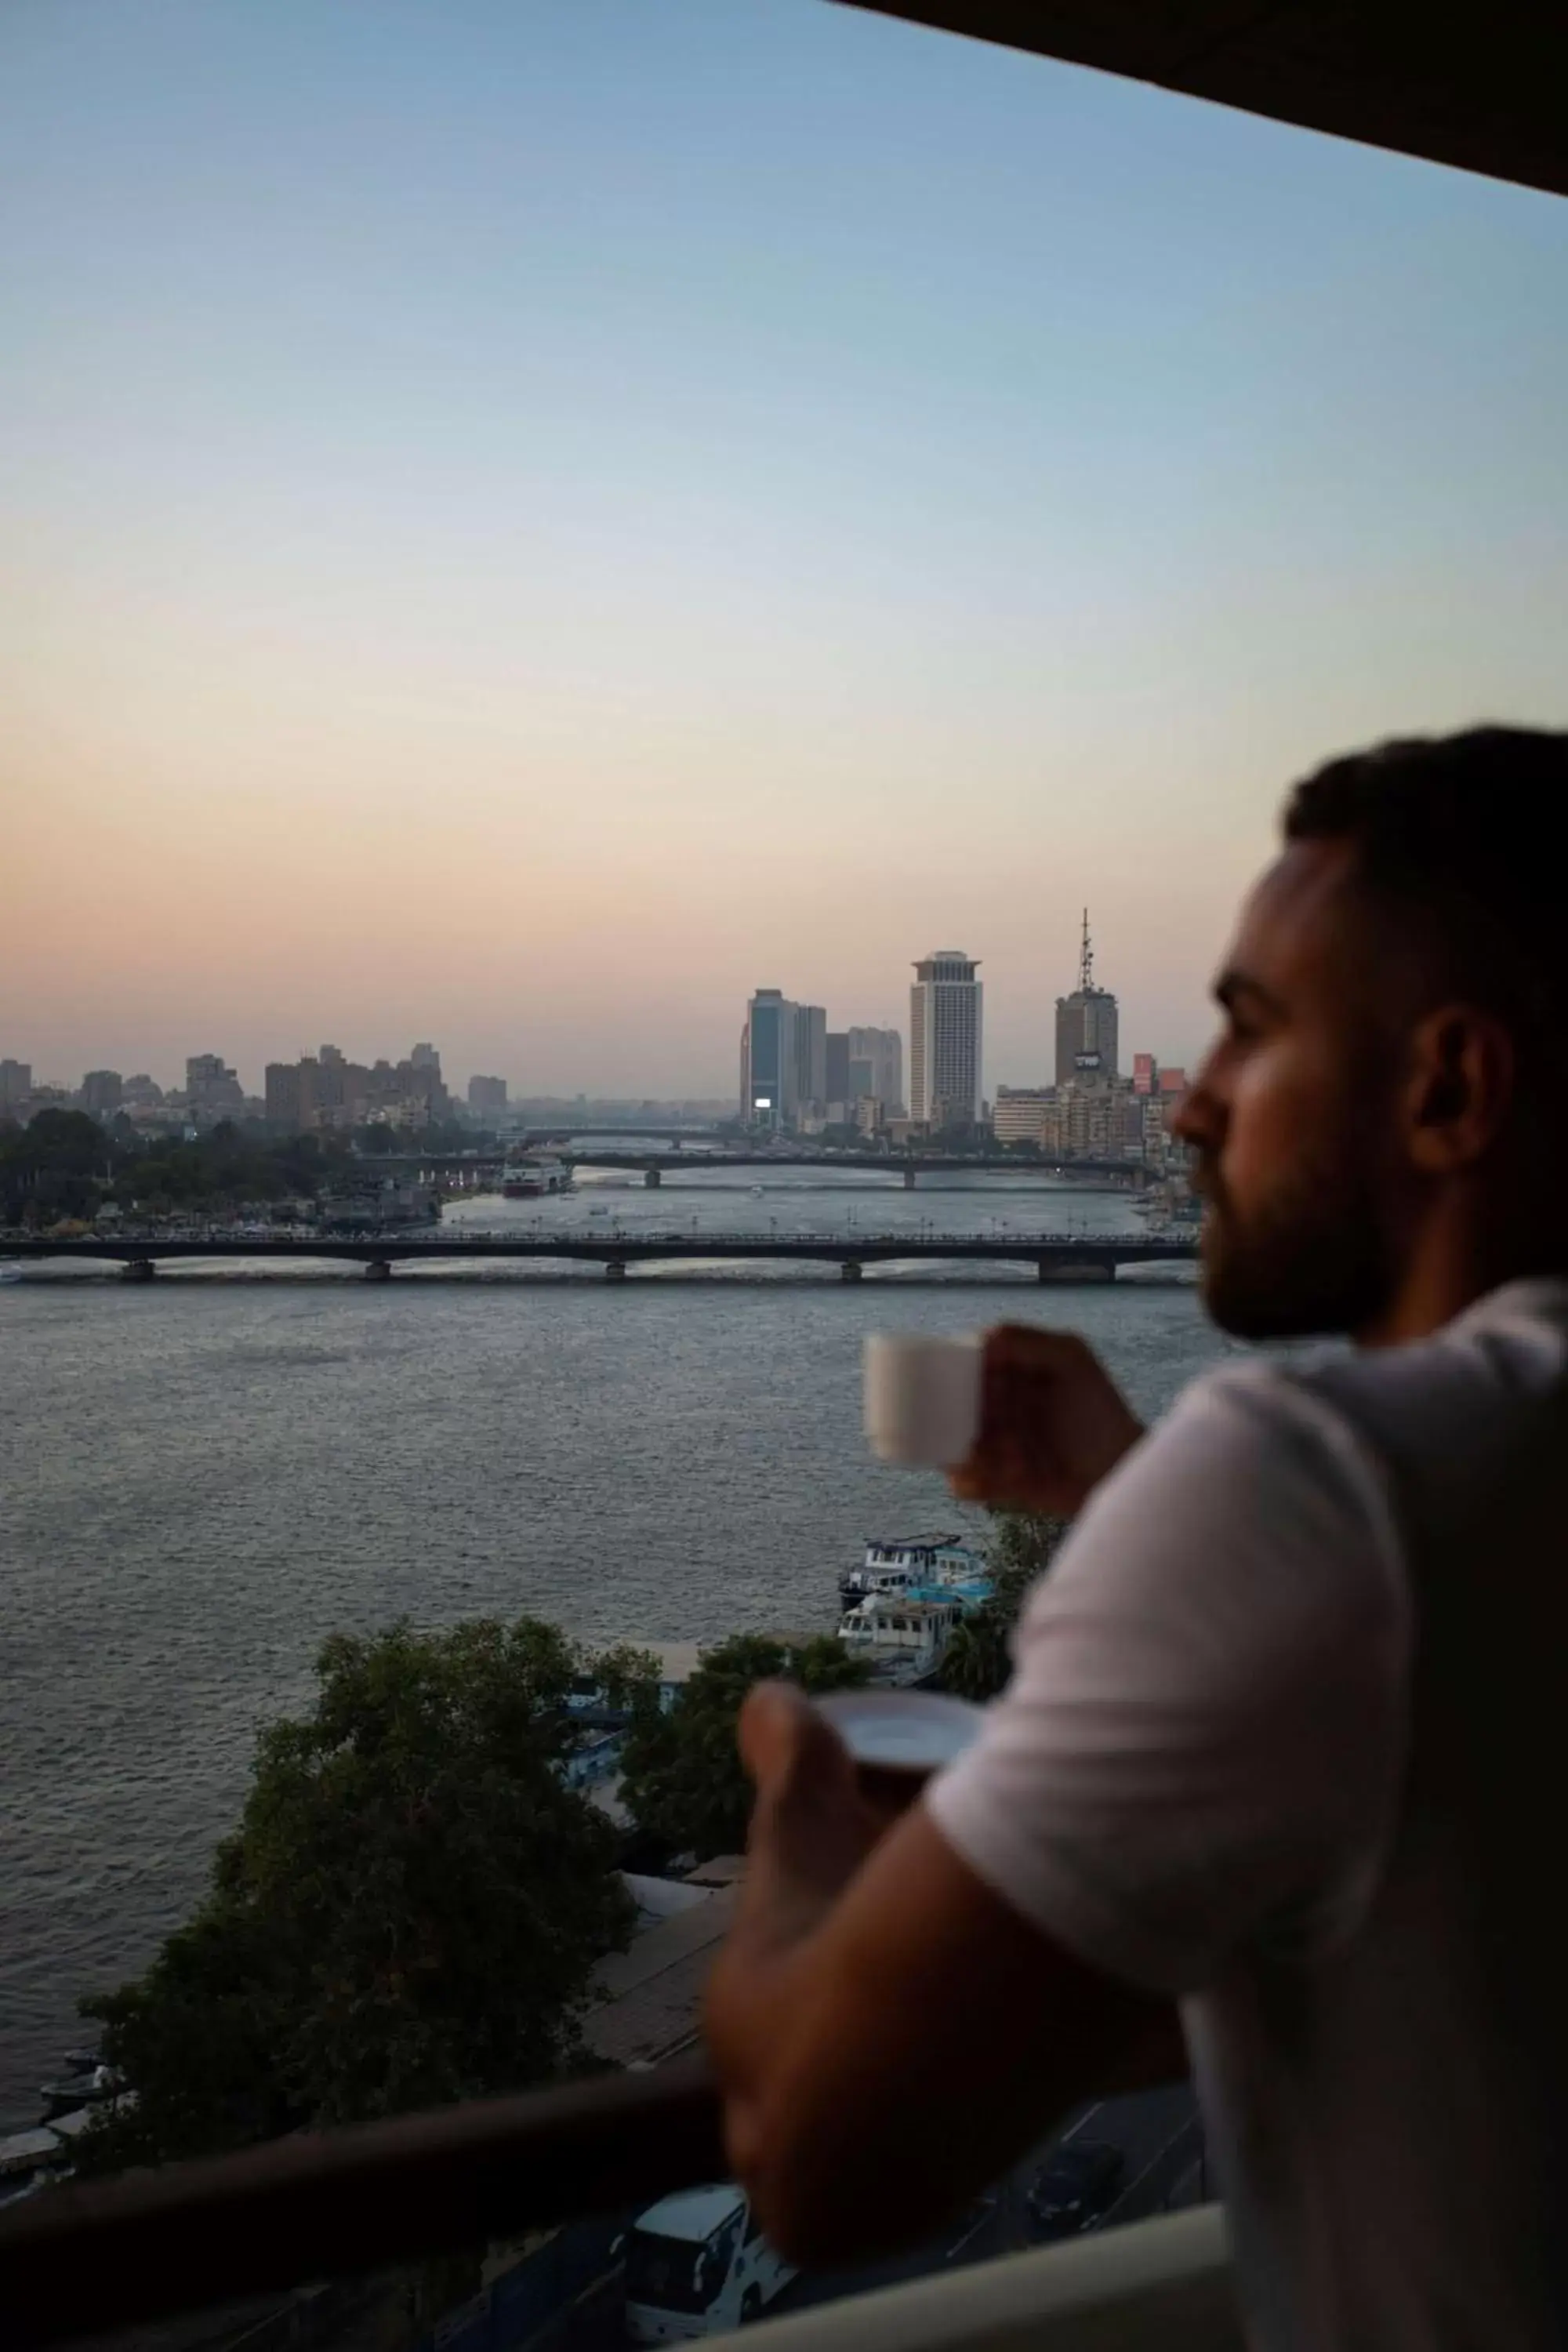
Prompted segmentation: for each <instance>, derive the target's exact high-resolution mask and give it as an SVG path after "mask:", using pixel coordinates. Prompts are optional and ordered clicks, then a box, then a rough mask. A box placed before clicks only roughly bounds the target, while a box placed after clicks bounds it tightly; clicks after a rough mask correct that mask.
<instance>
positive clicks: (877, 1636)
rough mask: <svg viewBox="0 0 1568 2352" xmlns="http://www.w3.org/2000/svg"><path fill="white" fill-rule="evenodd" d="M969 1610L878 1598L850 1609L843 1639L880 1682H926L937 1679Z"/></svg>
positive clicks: (844, 1620) (951, 1603)
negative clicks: (955, 1630)
mask: <svg viewBox="0 0 1568 2352" xmlns="http://www.w3.org/2000/svg"><path fill="white" fill-rule="evenodd" d="M962 1616H963V1608H962V1606H961V1605H960V1603H959V1602H958V1601H956V1600H952V1601H911V1600H908V1599H905V1598H903V1597H901V1596H900V1595H898V1594H873V1595H872V1596H871V1598H870V1599H869V1600H866V1601H857V1602H856V1604H855V1606H854V1607H853V1608H852V1609H847V1610H846V1611H845V1612H844V1614H843V1616H842V1617H841V1618H840V1619H839V1621H838V1638H839V1640H840V1641H841V1642H842V1643H843V1644H844V1646H845V1648H846V1649H847V1651H848V1653H849V1654H850V1656H851V1657H852V1658H859V1659H861V1660H863V1661H864V1663H865V1664H867V1665H868V1666H869V1668H870V1670H871V1674H872V1675H873V1677H874V1679H875V1680H876V1681H877V1682H879V1683H883V1684H887V1683H892V1684H909V1683H921V1682H924V1681H926V1680H927V1678H928V1677H929V1676H930V1675H933V1674H935V1672H936V1670H937V1668H938V1666H940V1665H941V1664H942V1653H943V1651H944V1650H945V1649H946V1648H947V1645H948V1643H949V1642H950V1641H951V1640H952V1629H953V1627H954V1626H955V1625H956V1624H957V1622H958V1621H959V1619H960V1618H961V1617H962Z"/></svg>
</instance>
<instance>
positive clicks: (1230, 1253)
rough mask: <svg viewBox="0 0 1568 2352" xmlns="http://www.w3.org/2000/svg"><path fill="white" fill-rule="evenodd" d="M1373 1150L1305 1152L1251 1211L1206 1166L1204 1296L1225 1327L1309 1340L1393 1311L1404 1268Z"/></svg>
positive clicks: (1247, 1334) (1241, 1333)
mask: <svg viewBox="0 0 1568 2352" xmlns="http://www.w3.org/2000/svg"><path fill="white" fill-rule="evenodd" d="M1371 1156H1372V1155H1371V1153H1370V1151H1369V1150H1367V1149H1366V1147H1365V1145H1364V1144H1363V1146H1362V1147H1361V1149H1360V1150H1353V1149H1350V1150H1341V1151H1340V1152H1337V1153H1333V1154H1330V1153H1329V1152H1326V1151H1324V1152H1321V1153H1315V1154H1312V1155H1310V1157H1303V1158H1302V1159H1300V1160H1298V1161H1297V1162H1296V1163H1295V1165H1294V1166H1293V1167H1292V1168H1290V1169H1289V1171H1287V1173H1286V1174H1285V1175H1284V1176H1283V1177H1282V1178H1281V1180H1280V1181H1279V1185H1278V1186H1277V1188H1276V1189H1275V1191H1274V1192H1273V1193H1272V1194H1271V1195H1270V1196H1269V1198H1268V1200H1267V1201H1265V1202H1261V1203H1259V1204H1258V1206H1257V1207H1255V1208H1253V1209H1250V1210H1249V1211H1248V1212H1247V1215H1246V1217H1245V1218H1242V1217H1241V1216H1239V1215H1238V1214H1237V1210H1236V1208H1235V1206H1234V1204H1233V1203H1232V1202H1231V1199H1230V1196H1229V1194H1228V1193H1227V1192H1226V1188H1225V1185H1224V1184H1223V1182H1222V1181H1221V1180H1220V1177H1219V1173H1218V1171H1217V1169H1215V1167H1214V1165H1213V1164H1212V1162H1211V1163H1209V1164H1207V1165H1206V1166H1205V1168H1204V1169H1203V1171H1202V1172H1201V1173H1200V1175H1199V1177H1198V1179H1197V1185H1198V1190H1199V1191H1200V1192H1202V1193H1203V1194H1204V1196H1205V1200H1206V1202H1207V1204H1208V1205H1207V1209H1206V1212H1205V1217H1204V1229H1203V1292H1204V1301H1205V1305H1206V1306H1207V1307H1208V1310H1209V1313H1210V1314H1211V1315H1212V1316H1213V1317H1214V1319H1215V1322H1216V1323H1217V1324H1218V1325H1219V1327H1220V1328H1221V1329H1222V1330H1224V1331H1230V1332H1233V1333H1234V1334H1235V1336H1236V1337H1237V1339H1304V1338H1306V1337H1308V1336H1309V1335H1310V1334H1313V1333H1328V1332H1354V1331H1359V1330H1361V1329H1362V1328H1363V1327H1364V1326H1366V1325H1367V1324H1369V1323H1372V1322H1373V1321H1374V1320H1375V1319H1376V1318H1378V1317H1379V1316H1381V1315H1382V1314H1383V1313H1384V1311H1385V1310H1386V1308H1387V1307H1388V1305H1389V1303H1390V1300H1391V1299H1392V1297H1393V1295H1394V1289H1395V1287H1396V1284H1397V1268H1396V1265H1395V1252H1394V1247H1393V1244H1392V1241H1391V1238H1390V1234H1389V1230H1388V1225H1389V1220H1388V1217H1387V1213H1386V1211H1385V1208H1384V1202H1383V1200H1382V1198H1381V1197H1380V1187H1379V1186H1378V1185H1377V1183H1376V1181H1375V1180H1374V1175H1373V1168H1372V1166H1371V1165H1370V1160H1371Z"/></svg>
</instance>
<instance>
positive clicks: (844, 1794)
mask: <svg viewBox="0 0 1568 2352" xmlns="http://www.w3.org/2000/svg"><path fill="white" fill-rule="evenodd" d="M739 1738H740V1748H741V1760H742V1763H743V1764H744V1765H745V1768H746V1769H747V1771H748V1772H749V1773H750V1774H751V1776H752V1781H753V1783H754V1784H755V1787H756V1792H757V1795H756V1804H755V1808H754V1810H753V1811H752V1827H751V1832H750V1836H749V1838H748V1840H747V1848H746V1851H747V1857H748V1859H747V1867H746V1877H745V1884H744V1886H743V1889H742V1896H741V1906H742V1913H743V1915H744V1917H745V1920H746V1925H747V1927H748V1929H749V1931H750V1933H751V1934H752V1936H753V1937H755V1938H756V1941H757V1948H759V1949H767V1950H771V1951H780V1950H783V1949H784V1948H787V1947H788V1946H789V1945H791V1944H794V1943H795V1942H797V1941H798V1939H799V1938H800V1937H802V1936H805V1935H808V1934H809V1933H810V1931H811V1929H812V1928H813V1927H816V1925H817V1924H818V1922H819V1921H820V1920H821V1919H822V1918H823V1917H824V1916H826V1913H827V1912H829V1911H830V1910H831V1909H832V1907H833V1906H834V1904H835V1903H837V1900H838V1897H839V1896H840V1895H842V1894H843V1892H844V1889H845V1888H846V1887H847V1885H848V1884H849V1882H850V1880H851V1879H852V1878H853V1877H854V1876H855V1874H856V1872H857V1871H858V1869H859V1867H860V1865H861V1864H862V1863H863V1862H864V1861H865V1859H866V1856H867V1855H868V1853H870V1851H871V1849H872V1847H873V1846H874V1845H875V1844H876V1843H877V1841H878V1839H879V1837H880V1836H881V1834H882V1832H883V1831H884V1830H885V1829H886V1828H887V1826H888V1822H887V1817H886V1816H885V1815H884V1814H881V1813H879V1812H878V1811H876V1810H875V1809H874V1808H873V1807H872V1806H871V1805H870V1804H869V1803H868V1801H866V1799H865V1798H864V1797H863V1796H862V1794H861V1791H860V1787H859V1783H858V1780H857V1778H856V1772H855V1764H854V1759H852V1758H851V1756H850V1754H849V1750H848V1749H847V1748H846V1747H845V1745H844V1742H843V1740H842V1739H840V1738H839V1737H838V1734H837V1731H835V1729H834V1728H833V1726H832V1725H831V1724H830V1723H829V1722H828V1721H827V1719H826V1717H825V1716H822V1715H819V1714H818V1713H817V1711H816V1707H814V1706H812V1704H811V1702H810V1700H809V1699H808V1698H807V1697H806V1696H805V1694H804V1692H802V1691H799V1690H797V1689H796V1688H795V1685H794V1684H793V1683H758V1684H757V1685H755V1687H754V1688H753V1689H752V1691H750V1692H749V1693H748V1695H747V1697H746V1703H745V1705H744V1706H743V1707H742V1710H741V1721H740V1731H739Z"/></svg>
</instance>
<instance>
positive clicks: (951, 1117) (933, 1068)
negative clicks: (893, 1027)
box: [910, 948, 984, 1127]
mask: <svg viewBox="0 0 1568 2352" xmlns="http://www.w3.org/2000/svg"><path fill="white" fill-rule="evenodd" d="M979 969H980V967H979V965H978V964H977V963H974V962H973V961H971V960H970V958H969V957H968V956H966V955H965V954H964V953H963V950H961V949H958V948H938V949H937V950H936V951H935V953H934V954H931V955H929V956H926V957H924V958H923V959H922V961H921V962H919V963H917V964H916V966H915V979H914V985H913V987H912V988H911V989H910V1116H911V1117H912V1118H914V1119H915V1120H916V1122H917V1123H918V1124H920V1125H921V1126H924V1127H952V1126H963V1127H972V1126H973V1125H974V1124H975V1123H976V1122H977V1121H978V1119H979V1118H980V1104H981V1061H982V1055H983V1052H984V1036H983V1019H982V1002H983V996H984V990H983V987H982V984H981V982H979V981H978V980H977V979H976V978H975V976H974V975H975V973H976V972H977V971H979Z"/></svg>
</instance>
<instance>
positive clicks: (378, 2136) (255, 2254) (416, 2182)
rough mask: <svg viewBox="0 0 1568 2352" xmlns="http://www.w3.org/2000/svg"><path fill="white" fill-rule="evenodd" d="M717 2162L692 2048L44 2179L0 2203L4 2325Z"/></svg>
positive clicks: (140, 2312)
mask: <svg viewBox="0 0 1568 2352" xmlns="http://www.w3.org/2000/svg"><path fill="white" fill-rule="evenodd" d="M727 2169H728V2159H727V2158H726V2157H725V2154H724V2145H723V2136H722V2131H721V2117H720V2105H719V2099H718V2095H717V2093H716V2092H715V2090H714V2088H713V2084H712V2082H711V2079H710V2076H709V2074H708V2072H707V2068H706V2066H705V2065H704V2064H703V2063H702V2062H701V2061H700V2060H696V2059H689V2060H688V2059H678V2060H675V2061H673V2062H672V2063H669V2064H667V2065H664V2066H661V2067H660V2068H659V2069H658V2073H657V2074H651V2073H650V2074H616V2075H614V2076H609V2077H604V2078H599V2079H595V2080H593V2081H587V2082H582V2083H570V2084H563V2085H562V2086H561V2087H559V2088H557V2089H552V2090H548V2091H531V2092H524V2093H522V2094H521V2095H519V2096H516V2097H513V2098H505V2099H483V2100H476V2101H470V2102H468V2103H467V2104H465V2105H461V2106H454V2107H442V2108H437V2109H436V2110H434V2111H433V2112H430V2113H427V2114H423V2115H415V2116H395V2117H392V2118H390V2119H389V2120H387V2121H385V2122H382V2123H373V2124H353V2125H349V2126H345V2127H343V2128H342V2129H341V2130H337V2131H330V2132H296V2133H294V2134H291V2135H290V2136H289V2137H288V2138H287V2139H280V2140H271V2141H268V2143H267V2144H266V2145H265V2146H263V2147H248V2148H242V2149H240V2150H238V2151H237V2153H236V2154H234V2155H231V2156H220V2157H212V2158H205V2159H202V2160H200V2161H197V2162H194V2163H187V2164H170V2165H163V2166H160V2167H158V2168H156V2169H146V2170H142V2171H135V2172H127V2173H122V2174H121V2175H119V2176H117V2177H115V2178H113V2179H105V2180H92V2181H82V2182H79V2183H72V2184H67V2185H64V2186H61V2187H59V2188H56V2189H45V2190H44V2191H42V2193H41V2194H39V2195H38V2196H37V2197H31V2198H28V2199H26V2200H25V2201H24V2202H23V2203H20V2204H18V2205H16V2206H14V2207H13V2208H12V2209H11V2210H9V2211H7V2212H3V2213H0V2336H3V2338H4V2340H5V2344H6V2346H7V2347H11V2346H17V2347H20V2346H28V2345H42V2344H51V2343H58V2342H59V2341H60V2340H61V2339H62V2338H64V2337H67V2336H79V2335H85V2334H89V2333H91V2332H94V2331H97V2330H101V2329H104V2328H109V2327H122V2326H129V2325H131V2324H132V2322H134V2321H139V2320H145V2319H152V2318H162V2317H166V2316H168V2315H171V2314H174V2313H175V2312H184V2311H197V2310H201V2309H204V2308H205V2307H207V2306H209V2305H218V2304H226V2303H235V2302H237V2301H239V2300H240V2299H242V2298H243V2297H246V2296H250V2295H257V2294H268V2293H270V2292H273V2291H282V2290H284V2289H286V2288H289V2287H295V2286H300V2285H303V2284H307V2283H310V2282H314V2281H316V2280H321V2279H329V2278H345V2277H350V2276H353V2275H354V2274H356V2273H363V2272H366V2271H374V2270H378V2269H388V2268H392V2267H395V2266H397V2265H401V2264H405V2263H409V2262H410V2261H417V2260H419V2259H421V2258H424V2257H426V2256H429V2255H433V2254H442V2253H455V2252H463V2251H465V2250H467V2249H469V2248H473V2247H476V2246H479V2245H480V2244H482V2243H483V2242H485V2241H487V2240H489V2239H492V2238H498V2237H504V2236H515V2235H517V2234H519V2233H520V2232H521V2231H522V2230H523V2229H524V2228H530V2229H532V2228H544V2227H547V2226H550V2225H552V2224H553V2223H555V2222H559V2221H569V2220H572V2219H574V2217H575V2216H577V2215H580V2214H584V2213H592V2212H601V2213H603V2212H615V2211H617V2210H620V2209H621V2208H622V2207H624V2206H636V2205H638V2204H642V2203H647V2202H648V2201H649V2200H652V2199H653V2198H655V2197H658V2196H663V2195H664V2194H666V2193H667V2192H668V2190H670V2189H682V2188H691V2187H694V2186H695V2185H696V2184H697V2183H699V2182H700V2181H708V2180H721V2179H723V2178H724V2177H725V2174H726V2171H727Z"/></svg>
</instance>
